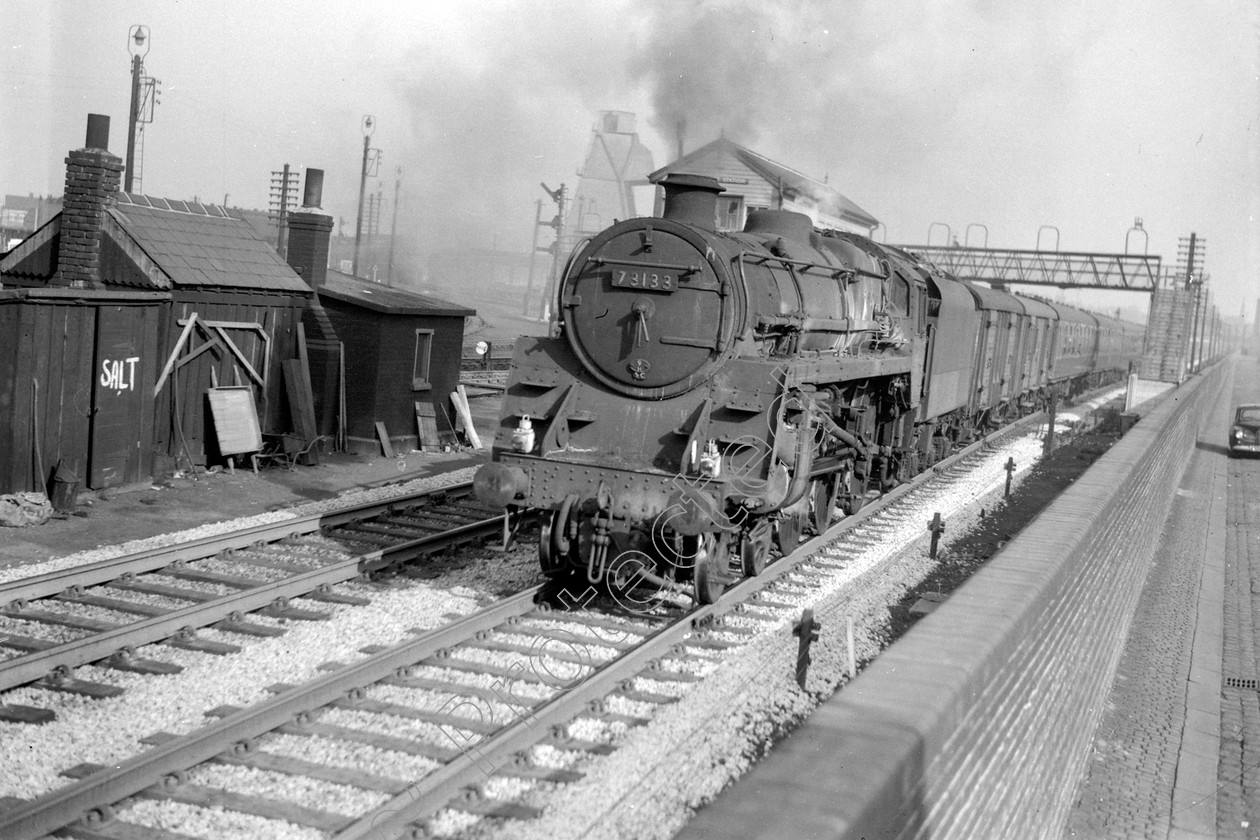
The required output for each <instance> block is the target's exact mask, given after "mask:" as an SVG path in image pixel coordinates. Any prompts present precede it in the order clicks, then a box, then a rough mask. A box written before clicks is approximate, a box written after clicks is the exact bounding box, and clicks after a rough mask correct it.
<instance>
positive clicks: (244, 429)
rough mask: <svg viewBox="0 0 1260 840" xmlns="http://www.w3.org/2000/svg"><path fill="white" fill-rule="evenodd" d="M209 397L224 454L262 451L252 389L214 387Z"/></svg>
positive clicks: (220, 449) (260, 434)
mask: <svg viewBox="0 0 1260 840" xmlns="http://www.w3.org/2000/svg"><path fill="white" fill-rule="evenodd" d="M208 397H209V399H210V415H211V418H212V419H213V421H214V430H215V434H216V436H217V437H218V440H219V452H220V454H222V455H241V454H243V453H246V452H257V451H259V450H260V449H262V431H261V430H260V429H259V428H258V412H257V410H256V409H255V408H254V391H253V389H252V388H249V387H248V386H241V387H230V388H211V389H210V392H209V394H208Z"/></svg>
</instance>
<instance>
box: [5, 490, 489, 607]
mask: <svg viewBox="0 0 1260 840" xmlns="http://www.w3.org/2000/svg"><path fill="white" fill-rule="evenodd" d="M474 472H476V468H475V467H467V468H465V469H462V470H456V471H454V472H450V473H444V474H442V475H437V476H426V477H424V478H417V479H415V480H413V481H408V482H406V483H404V484H395V485H390V486H389V487H376V488H370V489H364V490H352V491H349V492H346V493H342V494H341V495H339V496H337V498H335V499H326V500H324V501H322V502H311V503H310V504H305V505H300V506H298V507H292V508H285V509H284V510H276V511H268V512H267V513H260V514H258V515H256V516H248V517H244V518H242V519H232V520H226V521H223V522H213V523H210V524H207V525H202V526H199V527H197V528H189V529H187V530H184V531H177V532H175V533H171V534H160V535H158V536H155V537H147V538H145V539H141V540H132V541H130V542H126V543H122V544H120V545H103V546H99V547H97V548H94V549H91V550H89V551H81V552H79V553H77V554H71V555H67V556H66V557H58V558H54V559H51V560H45V561H43V562H40V563H32V564H27V565H23V566H15V567H12V568H8V569H0V583H8V582H9V581H12V580H20V579H21V578H28V577H35V576H36V575H43V574H48V573H50V572H57V571H61V570H63V569H70V568H75V567H77V566H83V565H86V564H88V563H98V562H100V561H102V560H109V559H111V558H114V557H120V556H122V555H124V554H131V553H133V552H137V551H145V550H148V549H154V548H165V547H166V546H170V545H175V544H178V543H182V542H188V541H190V540H196V539H202V538H204V537H211V536H214V535H216V534H224V533H227V532H229V531H237V530H240V529H242V528H248V527H253V526H255V525H267V524H270V523H274V522H283V521H285V520H287V519H297V518H300V517H303V516H309V515H311V514H315V513H322V512H325V511H329V510H335V509H337V508H340V507H344V506H345V505H348V504H360V503H367V502H374V501H379V500H381V499H387V498H390V497H392V496H396V495H398V494H399V493H400V492H403V493H410V492H419V491H422V490H428V489H431V488H435V487H444V486H446V485H449V484H456V483H459V482H463V481H470V480H471V479H472V475H473V473H474ZM324 543H325V544H326V547H328V548H330V549H332V550H334V551H337V552H340V553H341V554H342V555H344V553H345V552H344V549H340V548H339V547H337V545H336V543H333V542H332V541H328V540H324Z"/></svg>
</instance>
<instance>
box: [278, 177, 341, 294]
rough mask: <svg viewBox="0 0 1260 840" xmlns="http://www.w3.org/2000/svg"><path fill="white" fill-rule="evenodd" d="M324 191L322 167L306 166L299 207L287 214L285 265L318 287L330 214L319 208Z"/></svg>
mask: <svg viewBox="0 0 1260 840" xmlns="http://www.w3.org/2000/svg"><path fill="white" fill-rule="evenodd" d="M323 194H324V170H322V169H307V170H306V189H305V190H304V191H303V193H302V209H300V210H297V211H294V212H293V213H290V214H289V250H288V253H287V254H286V255H285V259H286V260H287V261H288V263H289V266H290V267H291V268H292V269H293V270H294V271H296V272H297V273H298V276H300V277H301V278H302V279H303V280H305V281H306V284H307V285H308V286H310V287H311V288H312V289H316V290H318V289H319V288H320V287H321V286H323V285H324V281H325V280H327V279H328V244H329V241H330V240H331V238H332V229H333V218H332V216H330V215H329V214H327V213H325V212H324V211H323V210H322V209H321V208H320V206H319V205H320V202H321V201H323Z"/></svg>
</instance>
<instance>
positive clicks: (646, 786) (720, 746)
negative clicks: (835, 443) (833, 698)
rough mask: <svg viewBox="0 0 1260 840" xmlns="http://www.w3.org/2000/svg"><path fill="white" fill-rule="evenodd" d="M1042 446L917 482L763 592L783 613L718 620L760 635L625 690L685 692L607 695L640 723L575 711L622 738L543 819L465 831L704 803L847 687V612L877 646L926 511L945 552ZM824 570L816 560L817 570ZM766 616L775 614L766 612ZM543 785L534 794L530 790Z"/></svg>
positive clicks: (665, 824) (507, 829) (921, 560)
mask: <svg viewBox="0 0 1260 840" xmlns="http://www.w3.org/2000/svg"><path fill="white" fill-rule="evenodd" d="M1040 455H1041V441H1040V439H1039V438H1038V436H1037V435H1036V434H1028V435H1022V436H1018V437H1016V438H1013V439H1008V441H1006V442H1005V443H1003V444H1000V445H999V446H998V447H997V448H995V449H993V450H992V451H990V452H987V453H984V454H983V455H982V456H981V457H980V458H979V461H978V463H975V464H974V469H972V470H971V471H970V473H969V474H968V476H967V477H966V478H964V479H962V481H961V482H960V483H958V484H956V485H955V487H954V488H953V489H952V490H951V491H949V492H948V493H947V494H941V493H939V492H937V493H929V492H926V491H920V492H915V493H911V494H908V495H907V497H905V498H904V499H903V505H905V510H904V513H902V514H899V515H898V516H897V517H896V521H894V518H893V517H882V518H881V519H880V525H887V526H889V527H888V528H887V529H883V528H876V527H867V528H865V529H863V530H864V532H865V534H866V536H865V538H864V539H863V540H862V541H861V542H862V543H865V544H864V545H863V544H858V543H855V542H854V540H853V538H851V537H849V538H843V539H842V542H841V543H840V544H837V545H835V546H833V547H829V548H827V549H824V550H823V551H822V552H820V556H822V557H824V558H827V559H829V560H830V561H831V562H833V563H835V564H836V565H838V566H840V567H841V568H839V569H836V570H828V572H829V576H828V578H826V579H822V580H819V579H815V578H810V577H803V576H802V577H800V578H799V586H793V587H791V588H790V589H789V588H786V587H778V586H775V587H773V588H772V589H771V590H770V592H769V593H768V595H767V597H768V598H769V599H771V600H774V601H782V602H786V603H795V604H797V606H796V607H795V608H794V609H792V610H790V611H785V610H768V609H766V610H763V609H758V610H757V611H756V614H757V615H758V616H761V617H762V620H758V619H756V618H753V617H751V616H750V615H749V614H738V613H736V614H733V615H729V616H727V618H726V621H727V623H728V625H729V626H734V627H752V628H754V629H756V630H757V631H758V633H759V635H756V636H751V637H750V636H744V635H741V634H735V633H730V632H722V631H720V630H719V631H716V632H714V633H713V636H714V637H716V638H725V639H730V640H733V641H737V642H740V643H743V644H744V646H743V647H741V648H734V649H730V650H726V651H723V652H720V654H719V657H720V658H719V659H717V660H696V659H686V658H678V659H671V660H667V661H666V662H665V663H664V667H665V668H666V669H670V668H674V669H681V668H685V669H686V670H687V671H689V672H695V673H704V674H706V675H707V676H706V677H705V678H704V679H703V680H702V681H700V682H696V683H692V682H683V681H662V680H661V679H658V678H664V679H665V680H667V679H668V672H662V671H655V672H645V673H643V674H641V675H640V676H638V677H636V678H635V679H634V680H633V687H634V688H636V689H638V690H642V691H650V692H654V693H658V694H666V695H674V696H679V697H681V699H680V700H679V701H678V702H676V703H673V704H669V705H666V706H655V704H645V703H637V702H636V703H634V704H633V705H632V706H631V705H627V704H626V701H622V700H618V698H609V700H608V701H607V703H606V707H607V708H608V709H609V711H617V712H622V713H626V714H633V715H635V716H640V717H650V718H651V722H650V723H649V724H648V725H646V726H640V727H626V726H625V724H621V723H613V724H610V723H608V722H606V721H602V720H598V719H594V718H582V719H579V720H577V721H575V722H573V723H571V724H570V725H569V727H568V729H569V732H570V733H571V734H572V735H573V736H574V737H584V738H591V739H592V740H595V739H601V740H611V741H612V742H615V743H617V744H618V745H619V748H618V749H617V751H616V752H615V753H613V754H612V755H611V756H607V757H588V758H586V759H585V763H584V764H582V765H581V769H582V771H583V772H584V773H585V774H586V775H585V776H584V777H583V778H582V779H581V780H579V781H577V782H574V783H572V784H569V785H564V786H560V787H558V788H557V789H556V790H555V792H554V794H553V795H551V796H549V797H548V798H547V799H548V801H547V808H546V810H545V812H544V814H543V816H542V817H540V818H539V819H537V820H529V821H518V820H508V821H495V820H482V821H479V822H477V824H476V826H475V828H473V829H465V832H464V833H465V836H468V837H478V838H480V837H501V838H513V840H517V838H520V840H526V838H548V839H549V840H550V838H577V837H589V838H635V839H636V840H638V838H667V837H670V836H672V835H673V834H674V833H675V832H676V831H677V830H678V828H679V827H681V826H682V825H683V824H684V823H685V821H686V820H687V819H688V818H689V816H690V814H691V813H692V811H693V810H694V809H695V807H697V806H698V805H699V804H701V803H703V802H705V801H707V800H708V799H711V798H712V797H713V796H715V795H716V794H717V792H718V791H720V790H721V789H722V788H723V787H724V786H725V785H726V784H728V783H729V782H730V781H731V780H733V779H734V778H737V777H738V776H739V775H740V774H741V773H743V772H744V771H745V770H746V769H747V768H748V767H750V766H751V765H752V764H753V763H754V762H755V760H756V759H757V757H758V756H759V755H760V754H761V753H762V751H763V750H764V749H765V748H766V745H767V744H768V743H770V742H772V741H773V740H775V739H776V738H777V737H780V736H781V735H782V733H783V732H784V731H785V730H786V729H788V728H790V727H791V726H793V725H795V723H796V722H798V721H800V720H801V719H803V718H804V716H806V715H807V714H808V713H809V712H810V711H812V710H813V708H815V707H816V705H817V704H818V703H819V702H820V701H821V699H822V698H824V697H825V696H827V695H829V694H830V693H831V691H832V690H834V688H835V687H837V686H838V685H840V684H842V683H843V682H844V681H845V679H846V673H847V650H846V646H845V644H844V625H845V618H846V617H850V616H851V617H852V618H853V619H854V622H855V644H856V647H857V655H858V658H859V661H865V660H867V659H869V658H871V657H873V656H874V655H876V653H877V652H878V650H879V647H880V644H881V640H882V638H883V636H884V634H885V632H886V624H887V606H886V605H887V603H889V602H890V601H894V600H896V599H897V598H898V597H900V595H901V594H903V593H904V592H905V591H906V590H907V589H908V588H909V587H911V586H913V585H914V584H915V583H917V582H918V581H919V580H920V579H922V577H923V576H925V575H926V574H927V573H928V572H929V571H930V569H931V568H932V565H933V564H932V561H930V559H929V558H928V556H927V554H928V552H927V543H928V541H929V539H930V534H929V532H928V530H927V525H928V522H929V521H930V520H931V518H932V514H933V513H936V512H940V513H941V515H942V517H943V518H945V520H946V524H947V530H946V532H945V534H944V535H943V537H942V540H941V549H942V550H943V551H945V550H948V547H949V544H950V542H951V541H952V540H953V539H956V538H958V537H961V536H962V535H963V534H964V533H965V532H966V530H967V529H968V527H969V525H970V524H971V523H973V522H975V521H978V518H979V509H980V508H981V507H982V506H985V505H988V506H992V505H993V504H995V503H996V500H997V499H1000V497H1001V494H1002V489H1003V485H1004V484H1005V481H1006V472H1005V469H1004V465H1005V463H1006V461H1007V459H1008V458H1012V457H1013V458H1014V459H1015V462H1016V474H1015V476H1014V478H1013V483H1014V484H1017V483H1018V482H1019V481H1020V480H1021V479H1022V478H1023V477H1024V476H1026V475H1027V472H1028V470H1030V469H1031V468H1032V466H1033V465H1034V464H1035V463H1036V462H1037V460H1038V459H1039V458H1040ZM906 542H910V543H911V547H910V548H908V549H904V550H903V551H902V554H903V555H908V556H909V557H910V562H909V563H908V564H907V567H906V568H901V567H900V566H892V565H891V563H890V561H891V560H892V558H893V557H894V555H895V554H896V552H894V551H893V547H894V546H901V545H904V544H905V543H906ZM814 568H816V569H821V568H822V567H821V566H816V567H814ZM859 577H864V578H865V579H866V580H868V581H874V582H875V583H876V586H872V587H867V589H868V590H869V592H868V593H867V594H866V595H864V596H862V600H861V601H860V602H855V601H853V600H852V596H851V595H849V594H847V593H848V592H851V591H852V584H853V583H854V581H856V580H857V579H858V578H859ZM802 607H810V608H812V609H814V611H815V615H816V618H817V619H818V620H819V621H821V622H822V627H823V632H822V634H821V636H820V640H819V642H817V643H815V644H814V646H813V649H812V651H811V658H812V664H811V666H810V670H809V674H808V681H807V683H806V685H807V688H808V691H801V690H800V688H799V687H798V686H797V684H796V680H795V661H796V648H797V639H796V637H795V636H793V635H792V632H791V628H792V625H793V623H794V621H795V620H796V619H797V617H798V616H799V614H800V613H799V610H800V608H802ZM771 613H774V614H777V615H778V618H777V619H772V620H766V619H768V618H769V617H770V615H771ZM534 795H537V794H534Z"/></svg>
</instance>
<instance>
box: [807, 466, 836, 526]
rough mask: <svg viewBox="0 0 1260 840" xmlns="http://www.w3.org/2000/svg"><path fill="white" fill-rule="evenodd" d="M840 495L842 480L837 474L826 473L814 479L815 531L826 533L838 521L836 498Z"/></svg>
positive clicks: (813, 506) (812, 500)
mask: <svg viewBox="0 0 1260 840" xmlns="http://www.w3.org/2000/svg"><path fill="white" fill-rule="evenodd" d="M839 495H840V480H839V477H838V476H836V475H825V476H823V477H822V478H819V479H817V480H815V481H814V490H813V498H812V499H811V500H810V501H811V502H812V505H811V507H812V508H813V525H814V533H816V534H822V533H825V532H826V530H827V529H828V528H830V527H831V525H832V523H833V522H835V521H836V499H837V497H838V496H839Z"/></svg>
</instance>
